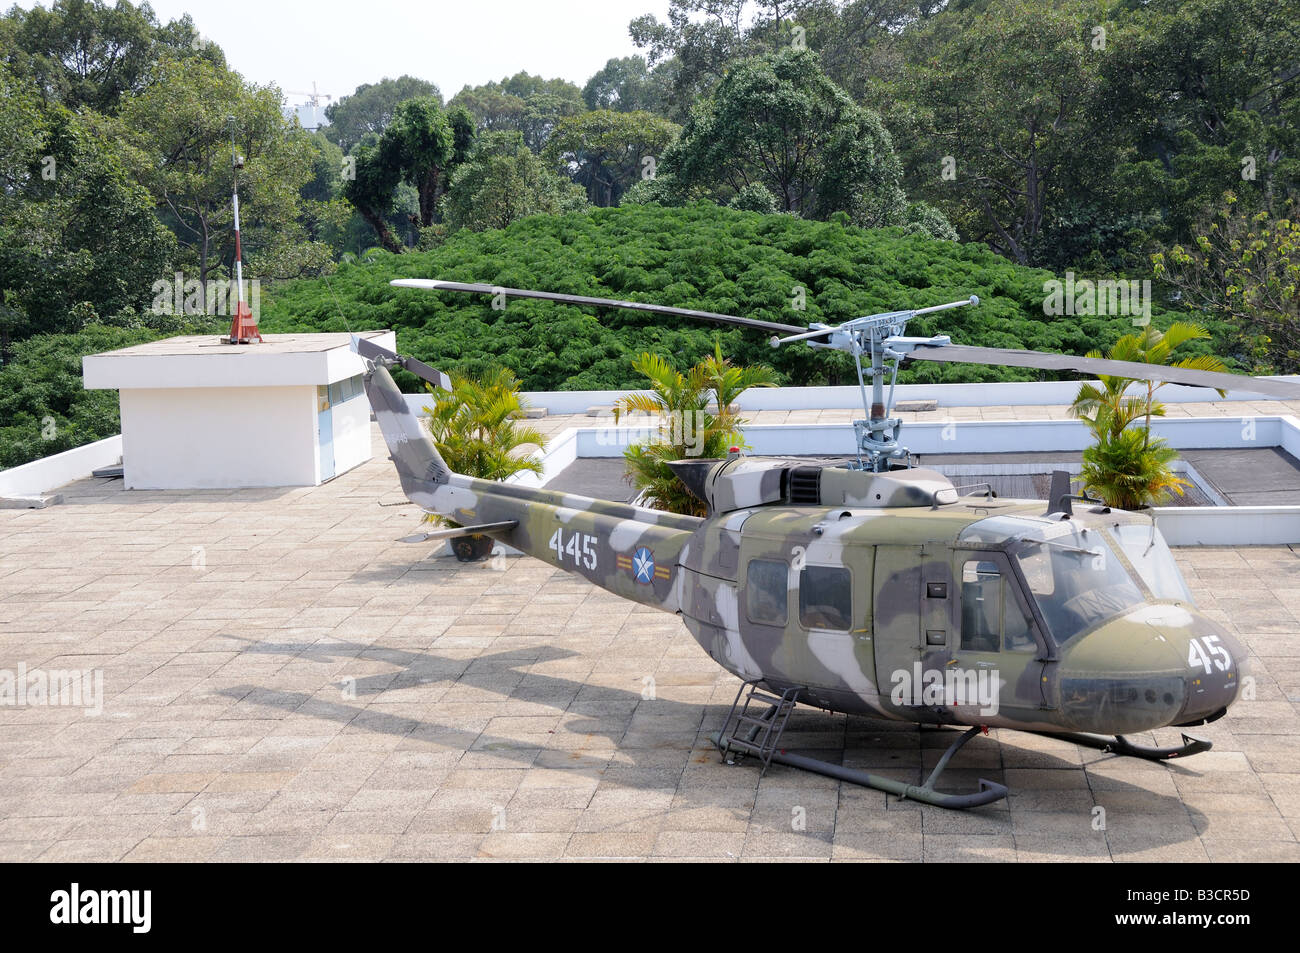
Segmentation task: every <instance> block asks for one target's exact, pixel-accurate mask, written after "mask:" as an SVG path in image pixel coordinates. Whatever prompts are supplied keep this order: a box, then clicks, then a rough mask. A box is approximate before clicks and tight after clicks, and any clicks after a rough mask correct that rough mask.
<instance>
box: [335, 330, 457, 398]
mask: <svg viewBox="0 0 1300 953" xmlns="http://www.w3.org/2000/svg"><path fill="white" fill-rule="evenodd" d="M352 346H353V348H354V350H356V352H357V353H358V354H360V355H361V356H362V357H364V358H365V359H366V360H368V361H374V362H376V363H381V364H384V365H385V366H393V365H396V366H398V367H401V368H404V369H406V370H408V371H410V372H411V373H412V374H414V375H415V376H416V377H418V378H420V379H421V380H425V381H428V382H429V383H430V384H432V385H433V386H434V387H440V388H442V389H443V390H451V378H449V377H448V376H447V375H446V374H444V373H443V372H442V371H438V370H434V369H433V368H432V367H430V366H429V365H428V364H426V363H424V362H423V361H417V360H416V359H415V358H413V357H403V356H402V355H400V354H398V353H397V352H396V351H390V350H388V348H386V347H380V346H379V345H378V344H376V343H375V342H374V341H370V340H367V339H366V338H359V337H357V336H356V335H353V336H352Z"/></svg>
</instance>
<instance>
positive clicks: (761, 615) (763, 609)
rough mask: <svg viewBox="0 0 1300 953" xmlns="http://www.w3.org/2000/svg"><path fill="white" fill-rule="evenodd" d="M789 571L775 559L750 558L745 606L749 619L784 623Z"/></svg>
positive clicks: (787, 614) (777, 623) (780, 561)
mask: <svg viewBox="0 0 1300 953" xmlns="http://www.w3.org/2000/svg"><path fill="white" fill-rule="evenodd" d="M789 586H790V570H789V567H788V566H786V564H785V562H784V561H782V560H778V559H751V560H750V561H749V566H748V567H747V568H746V570H745V609H746V611H747V612H748V613H749V621H751V622H764V623H766V624H768V625H785V622H786V619H787V618H788V616H789V608H788V606H787V602H786V596H787V592H788V590H789Z"/></svg>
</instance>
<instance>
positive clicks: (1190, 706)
mask: <svg viewBox="0 0 1300 953" xmlns="http://www.w3.org/2000/svg"><path fill="white" fill-rule="evenodd" d="M1191 615H1192V617H1193V624H1192V626H1191V629H1190V631H1188V630H1186V629H1180V630H1178V636H1179V639H1178V640H1177V641H1175V639H1174V638H1173V633H1168V637H1170V639H1171V641H1175V644H1179V645H1181V647H1182V652H1183V658H1184V660H1185V662H1186V665H1187V669H1188V671H1187V675H1186V680H1187V704H1185V705H1184V706H1183V710H1182V712H1181V713H1180V714H1179V717H1178V721H1177V722H1175V724H1176V725H1177V727H1179V728H1187V727H1191V726H1193V725H1203V724H1206V723H1207V722H1211V721H1215V720H1217V719H1219V718H1221V717H1223V715H1224V713H1225V712H1227V710H1228V706H1229V705H1231V704H1232V703H1233V702H1234V701H1236V700H1237V695H1238V694H1239V693H1240V692H1241V677H1242V667H1243V663H1244V662H1245V660H1246V652H1245V649H1243V648H1242V647H1241V645H1240V643H1238V642H1237V640H1236V639H1234V638H1233V637H1232V636H1231V635H1229V634H1228V632H1227V631H1226V630H1225V629H1224V628H1223V627H1222V626H1220V625H1219V624H1218V623H1216V622H1213V621H1211V620H1210V619H1207V618H1205V617H1204V616H1202V615H1200V614H1199V613H1191Z"/></svg>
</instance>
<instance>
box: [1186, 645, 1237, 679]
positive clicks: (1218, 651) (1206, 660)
mask: <svg viewBox="0 0 1300 953" xmlns="http://www.w3.org/2000/svg"><path fill="white" fill-rule="evenodd" d="M1211 659H1213V661H1214V667H1215V668H1217V669H1218V670H1219V671H1220V672H1226V671H1227V670H1228V668H1229V666H1231V665H1232V656H1231V655H1229V654H1228V650H1227V649H1225V648H1224V647H1223V646H1222V645H1220V644H1219V637H1218V636H1217V635H1204V636H1201V638H1199V639H1192V641H1191V642H1189V643H1187V664H1188V665H1191V666H1196V665H1199V666H1201V667H1202V668H1204V669H1205V674H1206V675H1209V674H1210V661H1211Z"/></svg>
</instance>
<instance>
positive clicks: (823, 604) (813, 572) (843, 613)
mask: <svg viewBox="0 0 1300 953" xmlns="http://www.w3.org/2000/svg"><path fill="white" fill-rule="evenodd" d="M799 624H800V625H801V626H803V627H804V628H805V629H839V630H841V631H848V630H849V629H850V628H852V627H853V582H852V578H851V577H850V576H849V571H848V570H847V569H845V568H844V567H843V566H806V567H804V569H803V571H802V572H800V573H799Z"/></svg>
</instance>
